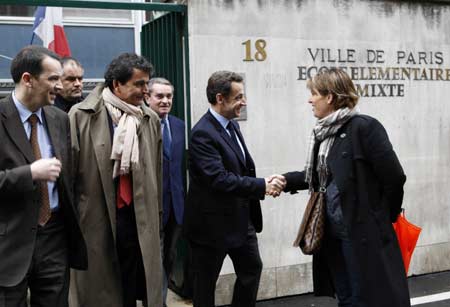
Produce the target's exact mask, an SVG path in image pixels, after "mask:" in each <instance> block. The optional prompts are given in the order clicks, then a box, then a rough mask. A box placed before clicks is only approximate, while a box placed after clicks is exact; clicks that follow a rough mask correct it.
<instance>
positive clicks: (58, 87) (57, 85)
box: [55, 79, 63, 91]
mask: <svg viewBox="0 0 450 307" xmlns="http://www.w3.org/2000/svg"><path fill="white" fill-rule="evenodd" d="M62 88H63V86H62V82H61V79H58V81H56V83H55V89H56V90H57V91H60V90H62Z"/></svg>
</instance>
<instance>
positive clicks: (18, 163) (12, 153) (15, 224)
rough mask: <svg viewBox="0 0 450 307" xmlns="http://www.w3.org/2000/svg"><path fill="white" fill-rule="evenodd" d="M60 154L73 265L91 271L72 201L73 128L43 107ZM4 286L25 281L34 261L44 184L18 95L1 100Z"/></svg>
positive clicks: (0, 275)
mask: <svg viewBox="0 0 450 307" xmlns="http://www.w3.org/2000/svg"><path fill="white" fill-rule="evenodd" d="M43 115H44V119H45V122H46V125H47V129H48V134H49V136H50V140H51V142H52V145H53V149H54V152H55V156H56V157H57V158H58V159H59V160H60V161H61V163H62V171H61V174H60V177H59V178H58V180H57V188H58V194H59V205H60V210H61V213H62V215H63V217H64V224H65V228H66V231H67V234H68V246H69V261H70V265H71V266H72V267H73V268H78V269H85V268H87V256H86V246H85V243H84V240H83V237H82V235H81V231H80V227H79V224H78V216H77V212H76V210H75V208H74V206H73V200H72V190H71V187H72V184H71V181H72V178H71V177H72V176H71V173H70V170H71V165H72V162H71V154H70V129H69V119H68V117H67V114H65V113H64V112H62V111H60V110H58V109H57V108H54V107H51V106H47V107H44V108H43ZM0 140H1V143H2V145H1V146H0V258H1V259H2V260H1V261H0V286H1V287H11V286H15V285H17V284H18V283H19V282H20V281H22V280H23V278H24V277H25V274H26V273H27V270H28V268H29V266H30V263H31V258H32V255H33V249H34V244H35V240H36V231H37V221H38V214H39V206H40V199H39V192H38V186H37V185H36V183H35V182H33V180H32V179H31V170H30V164H31V163H33V161H34V156H33V150H32V148H31V144H30V142H29V140H28V138H27V135H26V133H25V129H24V127H23V124H22V122H21V120H20V117H19V113H18V111H17V108H16V107H15V105H14V102H13V99H12V96H11V95H9V96H8V97H6V98H4V99H2V100H0Z"/></svg>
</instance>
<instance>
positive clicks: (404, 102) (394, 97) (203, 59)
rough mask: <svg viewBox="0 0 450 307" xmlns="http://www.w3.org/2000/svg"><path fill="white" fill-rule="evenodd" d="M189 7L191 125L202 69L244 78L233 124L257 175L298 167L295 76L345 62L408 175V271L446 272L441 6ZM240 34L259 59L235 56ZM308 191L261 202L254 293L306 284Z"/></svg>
mask: <svg viewBox="0 0 450 307" xmlns="http://www.w3.org/2000/svg"><path fill="white" fill-rule="evenodd" d="M188 5H189V32H190V37H189V39H190V65H191V68H190V78H191V95H192V114H191V115H192V122H193V123H195V122H197V120H198V119H199V118H200V117H201V115H202V114H203V113H204V112H205V111H206V110H207V108H208V102H207V100H206V95H205V88H206V82H207V79H208V77H209V76H210V74H211V73H212V72H214V71H216V70H221V69H227V70H233V71H237V72H240V73H243V74H245V79H246V94H247V97H248V107H247V119H246V120H244V121H242V122H241V129H242V131H243V134H244V136H245V138H246V142H247V145H248V147H249V149H250V151H251V153H252V155H253V157H254V159H255V162H256V165H257V173H258V175H259V176H267V175H270V174H272V173H280V172H286V171H290V170H300V169H303V166H304V162H305V158H306V144H307V143H306V141H307V137H308V136H309V133H310V130H311V128H312V127H313V125H314V122H315V120H314V118H313V116H312V113H311V107H310V106H309V105H308V104H307V98H308V95H309V93H308V91H307V89H306V81H305V79H306V75H305V73H306V72H308V71H311V72H314V67H322V66H326V67H330V66H343V67H347V70H348V71H349V72H350V74H351V75H352V77H353V78H354V80H355V83H357V84H358V88H359V90H360V93H361V95H362V96H363V97H362V99H361V100H360V104H359V107H360V109H361V111H362V112H363V113H367V114H369V115H372V116H374V117H376V118H378V119H379V120H380V121H381V122H382V123H383V124H384V126H385V128H386V129H387V131H388V133H389V136H390V139H391V141H392V143H393V145H394V148H395V150H396V152H397V154H398V156H399V158H400V161H401V163H402V165H403V167H404V169H405V172H406V174H407V176H408V181H407V183H406V186H405V198H404V207H405V208H406V210H407V217H408V218H409V219H410V220H411V221H412V222H413V223H416V224H418V225H420V226H422V227H423V231H422V235H421V237H420V239H419V242H418V248H417V249H416V252H415V254H414V257H413V260H412V264H411V268H410V274H424V273H429V272H435V271H441V270H448V269H450V257H448V255H450V223H449V222H448V218H449V216H450V192H448V186H449V185H450V173H449V170H450V167H449V165H450V163H449V162H450V161H449V160H450V154H449V153H450V152H449V151H450V144H449V142H450V131H449V130H450V104H449V103H448V101H447V100H448V99H449V98H448V97H449V96H450V95H449V94H450V86H449V81H450V70H449V69H450V65H449V63H450V45H449V44H450V32H449V31H448V29H450V5H446V4H426V3H417V2H408V1H401V2H400V1H399V2H396V1H364V0H359V1H356V0H303V1H300V0H299V1H293V0H291V1H290V0H284V1H269V0H258V1H256V0H250V1H242V0H240V1H237V0H235V1H233V0H228V1H226V0H208V1H206V0H204V1H203V0H202V1H199V0H191V1H188ZM248 40H250V45H251V47H252V48H251V53H250V57H251V58H252V59H254V53H255V52H256V51H257V50H256V49H255V42H256V41H257V40H264V42H265V47H264V48H260V49H263V51H264V52H265V53H266V58H265V59H264V60H262V59H263V58H264V57H263V56H261V53H260V55H259V59H260V60H262V61H257V60H254V61H245V59H246V58H247V59H250V57H249V56H248V55H246V45H245V42H246V41H248ZM243 43H244V44H243ZM260 44H262V45H264V44H263V43H262V41H260ZM262 45H260V47H261V46H262ZM264 52H263V53H264ZM311 67H313V68H311ZM351 67H353V68H351ZM408 74H409V75H408ZM307 197H308V195H307V193H306V192H303V193H299V194H297V195H295V196H291V195H283V196H281V197H280V198H278V199H276V200H273V199H267V200H265V201H264V202H263V203H262V208H263V216H264V230H263V232H262V234H260V235H259V237H258V238H259V243H260V251H261V256H262V259H263V262H264V272H263V276H262V280H261V286H260V291H259V298H260V299H265V298H271V297H277V296H285V295H293V294H298V293H304V292H308V291H311V290H312V279H311V258H310V257H308V256H304V255H302V254H301V253H300V250H299V249H296V248H293V247H292V241H293V239H294V237H295V235H296V232H297V229H298V225H299V223H300V219H301V216H302V212H303V210H304V207H305V204H306V201H307ZM233 272H234V271H233V267H232V264H231V262H230V261H229V259H227V260H226V262H225V264H224V266H223V268H222V272H221V277H220V279H219V283H218V289H217V295H216V302H217V304H224V303H228V302H229V301H230V294H231V292H232V282H233V280H234V275H233Z"/></svg>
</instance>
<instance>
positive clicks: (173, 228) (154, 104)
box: [147, 78, 186, 306]
mask: <svg viewBox="0 0 450 307" xmlns="http://www.w3.org/2000/svg"><path fill="white" fill-rule="evenodd" d="M148 88H149V89H148V91H149V93H148V99H147V103H148V104H149V105H150V108H151V109H152V110H153V111H155V112H156V113H157V114H158V116H159V118H160V119H161V132H162V135H163V236H164V240H163V245H164V246H163V266H164V271H165V278H164V284H163V300H164V306H166V303H165V302H166V297H167V283H168V280H169V279H170V273H171V271H172V266H173V262H174V259H175V255H176V243H177V241H178V238H179V237H180V234H181V225H182V223H183V213H184V181H185V176H184V174H183V172H184V168H183V162H184V149H185V142H186V138H185V125H184V122H183V121H182V120H180V119H178V118H177V117H175V116H173V115H170V114H169V113H170V110H171V109H172V99H173V94H174V88H173V85H172V84H171V83H170V82H169V80H166V79H164V78H152V79H151V80H150V82H149V86H148Z"/></svg>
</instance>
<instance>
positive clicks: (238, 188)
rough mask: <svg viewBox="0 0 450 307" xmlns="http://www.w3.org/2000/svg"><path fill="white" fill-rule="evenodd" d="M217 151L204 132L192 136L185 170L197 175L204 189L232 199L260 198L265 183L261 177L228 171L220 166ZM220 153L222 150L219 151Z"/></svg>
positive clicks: (219, 154)
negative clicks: (227, 195)
mask: <svg viewBox="0 0 450 307" xmlns="http://www.w3.org/2000/svg"><path fill="white" fill-rule="evenodd" d="M220 150H221V148H219V145H218V144H217V142H216V141H215V140H214V139H213V138H212V136H211V135H210V134H209V133H208V132H206V131H204V130H196V131H194V132H193V133H192V137H191V142H190V147H189V169H190V170H191V172H192V173H193V175H194V174H195V176H198V177H199V179H200V180H201V182H202V183H203V184H205V188H207V187H209V188H211V189H213V190H215V191H217V192H224V193H230V194H234V195H236V196H242V197H248V198H255V199H264V196H265V192H266V183H265V180H264V179H263V178H254V177H250V176H240V175H238V174H235V173H233V172H230V171H228V170H227V169H226V168H225V166H224V163H223V160H222V159H223V158H222V155H221V153H220ZM222 150H223V149H222Z"/></svg>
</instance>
